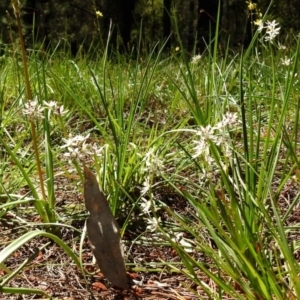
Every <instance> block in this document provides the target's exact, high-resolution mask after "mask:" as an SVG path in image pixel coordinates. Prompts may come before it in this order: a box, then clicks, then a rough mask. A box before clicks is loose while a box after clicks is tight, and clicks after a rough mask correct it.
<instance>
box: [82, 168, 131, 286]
mask: <svg viewBox="0 0 300 300" xmlns="http://www.w3.org/2000/svg"><path fill="white" fill-rule="evenodd" d="M84 178H85V183H84V199H85V206H86V209H87V210H88V211H89V213H90V216H89V217H88V219H87V221H86V224H87V232H88V237H89V241H90V245H91V248H92V250H93V253H94V255H95V257H96V260H97V263H98V265H99V267H100V269H101V272H102V273H103V274H104V275H105V277H106V278H107V279H108V280H109V281H110V282H111V283H112V284H114V285H116V286H118V287H121V288H124V289H127V288H128V285H127V276H126V268H125V262H124V257H123V251H122V244H121V238H120V231H119V228H118V225H117V223H116V221H115V219H114V217H113V215H112V212H111V210H110V208H109V205H108V202H107V200H106V197H105V196H104V194H103V193H102V192H101V191H100V188H99V185H98V182H97V179H96V176H95V175H94V174H93V173H92V172H91V171H90V170H89V169H88V168H87V167H86V166H84Z"/></svg>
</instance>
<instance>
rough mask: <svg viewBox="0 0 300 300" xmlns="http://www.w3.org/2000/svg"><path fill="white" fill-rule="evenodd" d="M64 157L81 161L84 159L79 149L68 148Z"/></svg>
mask: <svg viewBox="0 0 300 300" xmlns="http://www.w3.org/2000/svg"><path fill="white" fill-rule="evenodd" d="M64 156H65V157H66V158H68V159H70V160H73V159H76V158H77V159H81V158H83V157H84V153H82V151H81V150H80V149H79V148H72V147H68V152H66V153H64Z"/></svg>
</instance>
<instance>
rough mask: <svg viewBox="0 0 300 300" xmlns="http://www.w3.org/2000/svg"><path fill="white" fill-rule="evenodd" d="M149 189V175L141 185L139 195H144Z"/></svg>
mask: <svg viewBox="0 0 300 300" xmlns="http://www.w3.org/2000/svg"><path fill="white" fill-rule="evenodd" d="M150 189H151V184H150V180H149V177H147V178H146V180H145V181H144V182H143V187H142V188H141V195H142V196H144V195H145V194H146V193H147V192H148V191H149V190H150Z"/></svg>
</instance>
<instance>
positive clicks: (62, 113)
mask: <svg viewBox="0 0 300 300" xmlns="http://www.w3.org/2000/svg"><path fill="white" fill-rule="evenodd" d="M68 112H69V110H67V109H65V108H64V106H63V105H61V106H57V108H56V110H55V111H54V114H55V115H58V116H65V115H66V114H67V113H68Z"/></svg>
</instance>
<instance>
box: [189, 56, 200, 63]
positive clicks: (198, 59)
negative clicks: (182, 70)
mask: <svg viewBox="0 0 300 300" xmlns="http://www.w3.org/2000/svg"><path fill="white" fill-rule="evenodd" d="M200 60H201V55H200V54H198V55H195V56H193V57H192V60H191V64H193V65H196V64H198V63H199V61H200Z"/></svg>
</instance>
